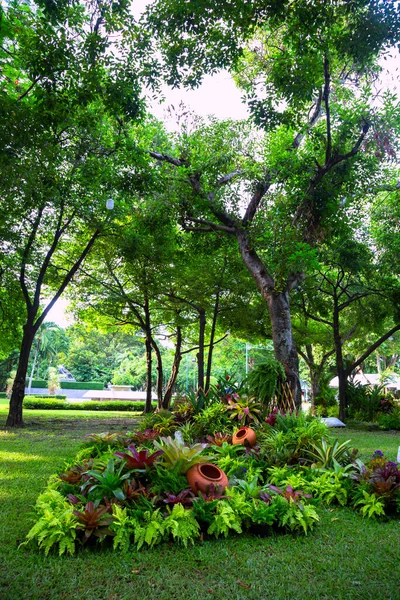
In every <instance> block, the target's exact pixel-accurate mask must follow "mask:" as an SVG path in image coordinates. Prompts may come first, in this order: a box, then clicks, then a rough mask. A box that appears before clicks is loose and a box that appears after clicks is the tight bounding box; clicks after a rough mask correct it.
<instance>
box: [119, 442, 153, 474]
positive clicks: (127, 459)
mask: <svg viewBox="0 0 400 600" xmlns="http://www.w3.org/2000/svg"><path fill="white" fill-rule="evenodd" d="M162 453H163V451H162V450H158V451H157V452H153V454H151V455H150V456H149V451H148V449H147V448H146V449H145V450H140V451H139V452H138V451H137V450H136V447H135V445H134V444H131V445H130V446H128V448H127V452H114V456H118V457H119V458H122V460H123V461H124V464H123V468H124V469H125V470H126V471H146V469H147V468H149V467H151V466H153V464H154V462H155V460H156V459H157V458H158V457H159V456H161V455H162Z"/></svg>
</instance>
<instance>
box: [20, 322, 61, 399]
mask: <svg viewBox="0 0 400 600" xmlns="http://www.w3.org/2000/svg"><path fill="white" fill-rule="evenodd" d="M63 333H64V331H63V329H61V327H59V326H58V325H56V324H55V323H52V322H51V321H47V322H44V323H42V324H41V326H40V327H39V329H38V331H37V333H36V337H35V341H36V348H35V353H34V357H33V361H32V366H31V373H30V376H29V381H28V393H29V394H30V393H31V387H32V380H33V377H34V375H35V371H36V369H37V371H38V372H39V371H40V361H41V360H43V359H44V358H47V359H48V361H47V368H46V371H47V370H48V368H49V367H50V365H51V361H52V359H54V358H55V357H56V356H57V354H58V352H60V351H62V350H65V349H66V339H65V338H64V339H63V342H64V343H63V342H62V341H61V338H62V335H63ZM60 341H61V344H60V343H59V342H60ZM38 359H39V362H38Z"/></svg>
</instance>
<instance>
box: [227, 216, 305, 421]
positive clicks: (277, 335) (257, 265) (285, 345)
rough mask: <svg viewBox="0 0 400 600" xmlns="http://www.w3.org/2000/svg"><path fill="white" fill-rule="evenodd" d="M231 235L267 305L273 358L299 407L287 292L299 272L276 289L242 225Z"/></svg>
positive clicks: (297, 277)
mask: <svg viewBox="0 0 400 600" xmlns="http://www.w3.org/2000/svg"><path fill="white" fill-rule="evenodd" d="M235 235H236V239H237V241H238V244H239V250H240V254H241V256H242V258H243V262H244V264H245V265H246V267H247V269H248V270H249V272H250V274H251V276H252V277H253V279H254V281H255V282H256V284H257V287H258V289H259V290H260V292H261V294H262V296H263V298H264V300H265V301H266V303H267V305H268V309H269V316H270V319H271V325H272V340H273V344H274V354H275V358H276V359H277V360H279V362H281V363H282V365H283V368H284V369H285V373H286V380H287V382H288V384H289V386H290V389H291V391H292V394H293V399H294V402H295V406H296V408H297V409H300V408H301V387H300V379H299V358H298V355H297V349H296V345H295V343H294V340H293V332H292V322H291V317H290V303H289V292H290V290H291V289H293V286H294V285H295V282H296V281H299V280H301V279H302V278H303V277H302V276H301V275H300V274H298V275H296V276H293V277H292V278H291V279H292V281H291V282H290V284H289V281H288V282H287V285H286V289H285V290H284V291H282V292H278V291H276V290H275V282H274V280H273V278H272V277H271V275H270V274H269V273H268V271H267V270H266V268H265V266H264V264H263V262H262V260H261V259H260V257H259V256H258V254H257V253H256V252H255V251H254V249H253V248H252V247H251V242H250V240H249V239H248V237H247V232H246V231H245V230H244V229H241V228H236V229H235Z"/></svg>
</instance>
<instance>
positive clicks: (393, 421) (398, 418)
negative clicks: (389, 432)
mask: <svg viewBox="0 0 400 600" xmlns="http://www.w3.org/2000/svg"><path fill="white" fill-rule="evenodd" d="M377 423H378V425H379V426H380V427H381V428H382V429H398V430H400V406H396V408H394V409H393V412H391V413H388V414H383V413H382V414H380V415H378V418H377Z"/></svg>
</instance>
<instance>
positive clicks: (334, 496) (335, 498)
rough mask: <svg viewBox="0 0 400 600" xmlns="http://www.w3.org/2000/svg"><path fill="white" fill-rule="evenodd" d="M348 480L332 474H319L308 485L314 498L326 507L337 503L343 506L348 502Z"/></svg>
mask: <svg viewBox="0 0 400 600" xmlns="http://www.w3.org/2000/svg"><path fill="white" fill-rule="evenodd" d="M348 482H349V480H348V479H346V478H343V477H340V476H338V475H336V474H335V473H332V472H329V471H328V472H326V473H321V474H320V475H319V477H317V478H315V479H314V480H313V481H312V482H310V484H309V490H310V491H311V493H312V495H313V497H314V498H318V499H319V500H321V501H322V502H323V503H324V504H327V505H328V506H329V505H330V504H333V503H338V504H340V505H341V506H345V505H346V504H347V501H348V488H349V483H348Z"/></svg>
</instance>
